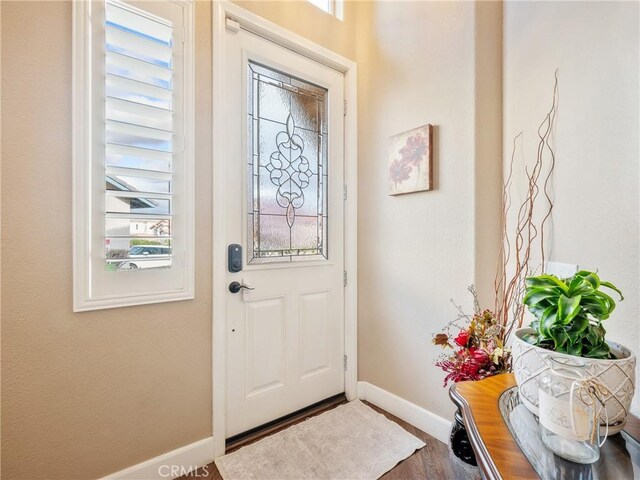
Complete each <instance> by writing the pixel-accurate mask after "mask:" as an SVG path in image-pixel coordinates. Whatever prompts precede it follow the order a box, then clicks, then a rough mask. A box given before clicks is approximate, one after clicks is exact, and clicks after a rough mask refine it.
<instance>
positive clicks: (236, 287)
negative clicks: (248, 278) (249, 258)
mask: <svg viewBox="0 0 640 480" xmlns="http://www.w3.org/2000/svg"><path fill="white" fill-rule="evenodd" d="M242 289H244V290H255V289H254V288H253V287H248V286H247V285H244V284H242V283H240V282H231V283H230V284H229V291H230V292H231V293H238V292H239V291H240V290H242Z"/></svg>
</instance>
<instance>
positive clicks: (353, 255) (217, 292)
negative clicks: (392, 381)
mask: <svg viewBox="0 0 640 480" xmlns="http://www.w3.org/2000/svg"><path fill="white" fill-rule="evenodd" d="M227 17H229V18H232V19H233V20H235V21H236V22H238V23H239V24H240V26H241V28H244V29H246V30H250V31H252V32H253V33H256V34H258V35H260V36H262V37H264V38H266V39H268V40H270V41H272V42H274V43H277V44H279V45H282V46H284V47H286V48H288V49H290V50H292V51H294V52H297V53H299V54H301V55H304V56H306V57H309V58H311V59H313V60H315V61H317V62H319V63H322V64H324V65H327V66H329V67H331V68H333V69H335V70H338V71H340V72H342V73H343V74H344V79H345V84H344V87H345V100H346V101H347V104H348V113H347V115H346V117H345V122H344V124H345V135H344V149H345V151H344V164H345V170H344V178H345V180H344V181H345V185H346V187H347V192H348V195H347V198H346V200H345V212H344V262H345V269H346V271H347V272H348V282H347V286H346V287H345V297H344V310H345V311H344V321H345V331H344V338H345V345H344V351H345V355H347V358H348V363H347V369H346V371H345V393H346V395H347V399H349V400H353V399H355V398H358V330H357V321H358V302H357V300H358V299H357V292H358V270H357V267H358V264H357V262H358V259H357V235H358V230H357V213H358V212H357V206H358V205H357V203H358V202H357V199H358V183H357V148H358V147H357V131H358V124H357V97H356V82H357V69H356V64H355V62H353V61H351V60H348V59H347V58H344V57H342V56H340V55H338V54H336V53H334V52H332V51H330V50H328V49H326V48H324V47H321V46H319V45H316V44H315V43H313V42H311V41H309V40H307V39H305V38H303V37H301V36H299V35H296V34H294V33H291V32H289V31H287V30H285V29H284V28H282V27H280V26H278V25H276V24H274V23H271V22H269V21H267V20H264V19H263V18H261V17H259V16H257V15H254V14H253V13H251V12H248V11H247V10H245V9H243V8H241V7H239V6H238V5H234V4H232V3H230V2H229V1H227V0H220V1H215V2H213V135H212V141H213V309H212V310H213V329H212V336H213V338H212V345H213V354H212V362H213V365H212V372H213V381H212V388H213V438H214V445H213V456H214V457H216V458H217V457H219V456H221V455H224V451H225V438H226V435H225V433H226V432H225V430H226V353H227V352H226V292H227V288H226V279H225V270H224V266H225V265H226V253H225V252H226V243H225V242H226V238H225V235H224V233H225V226H224V218H225V217H224V215H225V211H226V209H225V202H226V199H225V198H224V191H225V188H224V187H225V168H226V165H225V164H226V144H225V139H226V138H227V135H226V132H225V129H226V125H225V121H224V118H225V115H224V108H225V106H224V101H225V85H224V58H225V55H224V52H225V23H226V18H227Z"/></svg>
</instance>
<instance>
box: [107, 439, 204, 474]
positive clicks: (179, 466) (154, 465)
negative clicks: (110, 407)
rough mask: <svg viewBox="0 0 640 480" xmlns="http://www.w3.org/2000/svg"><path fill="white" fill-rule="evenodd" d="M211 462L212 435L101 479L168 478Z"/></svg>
mask: <svg viewBox="0 0 640 480" xmlns="http://www.w3.org/2000/svg"><path fill="white" fill-rule="evenodd" d="M211 462H213V437H208V438H203V439H202V440H199V441H197V442H194V443H192V444H190V445H185V446H184V447H180V448H176V449H175V450H172V451H170V452H167V453H163V454H162V455H159V456H157V457H155V458H151V459H149V460H147V461H146V462H142V463H139V464H137V465H133V466H131V467H128V468H125V469H124V470H120V471H119V472H116V473H112V474H111V475H107V476H106V477H104V478H103V479H102V480H168V479H172V478H177V477H180V476H182V475H185V474H187V473H188V472H189V471H194V470H195V469H196V468H198V467H204V466H205V465H208V464H209V463H211Z"/></svg>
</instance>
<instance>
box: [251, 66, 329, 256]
mask: <svg viewBox="0 0 640 480" xmlns="http://www.w3.org/2000/svg"><path fill="white" fill-rule="evenodd" d="M247 71H248V78H247V82H248V84H247V92H248V95H247V101H248V108H247V113H248V118H247V143H248V145H247V153H248V159H247V161H248V170H247V180H248V185H247V192H248V198H247V202H248V203H247V213H248V228H247V232H248V239H247V245H248V249H247V255H248V258H247V262H248V263H252V264H255V263H266V262H291V261H300V260H317V259H326V258H328V255H327V253H328V252H327V227H328V225H327V221H328V216H327V213H328V212H327V183H328V182H327V178H328V177H327V145H328V144H327V97H328V94H327V90H326V89H324V88H322V87H319V86H317V85H313V84H310V83H308V82H305V81H303V80H300V79H297V78H295V77H291V76H289V75H287V74H284V73H282V72H279V71H277V70H273V69H270V68H267V67H264V66H262V65H259V64H257V63H254V62H249V64H248V68H247Z"/></svg>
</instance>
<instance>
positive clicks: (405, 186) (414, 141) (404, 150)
mask: <svg viewBox="0 0 640 480" xmlns="http://www.w3.org/2000/svg"><path fill="white" fill-rule="evenodd" d="M432 137H433V126H432V125H423V126H421V127H418V128H414V129H413V130H409V131H408V132H404V133H399V134H398V135H394V136H392V137H390V138H389V195H400V194H402V193H412V192H421V191H425V190H431V189H432V185H433V153H432V140H433V138H432Z"/></svg>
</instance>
